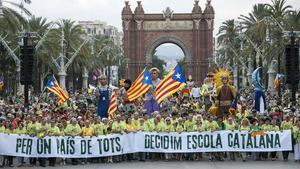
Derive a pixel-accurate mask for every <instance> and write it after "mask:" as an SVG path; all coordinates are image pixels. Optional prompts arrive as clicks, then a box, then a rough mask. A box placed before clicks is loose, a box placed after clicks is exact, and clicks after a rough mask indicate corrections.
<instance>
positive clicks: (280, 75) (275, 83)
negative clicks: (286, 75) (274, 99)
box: [274, 73, 283, 89]
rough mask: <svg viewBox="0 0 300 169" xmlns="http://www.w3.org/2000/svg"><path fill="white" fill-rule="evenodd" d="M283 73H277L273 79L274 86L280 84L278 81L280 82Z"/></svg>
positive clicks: (276, 86)
mask: <svg viewBox="0 0 300 169" xmlns="http://www.w3.org/2000/svg"><path fill="white" fill-rule="evenodd" d="M282 79H283V74H280V73H277V75H276V77H275V81H274V88H275V89H277V88H278V87H279V86H280V83H281V82H282Z"/></svg>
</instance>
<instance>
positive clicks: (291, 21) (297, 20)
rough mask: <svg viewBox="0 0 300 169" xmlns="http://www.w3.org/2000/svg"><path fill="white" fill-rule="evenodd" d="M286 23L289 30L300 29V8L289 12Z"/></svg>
mask: <svg viewBox="0 0 300 169" xmlns="http://www.w3.org/2000/svg"><path fill="white" fill-rule="evenodd" d="M284 23H285V25H286V29H287V30H300V10H298V11H297V10H294V11H291V12H289V14H288V15H287V16H286V19H285V20H284Z"/></svg>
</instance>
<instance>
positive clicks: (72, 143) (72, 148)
mask: <svg viewBox="0 0 300 169" xmlns="http://www.w3.org/2000/svg"><path fill="white" fill-rule="evenodd" d="M69 142H70V143H69V145H70V146H69V147H70V154H74V153H75V147H74V145H75V140H73V139H71V140H70V141H69Z"/></svg>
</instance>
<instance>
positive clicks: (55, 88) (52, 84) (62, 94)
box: [47, 75, 69, 105]
mask: <svg viewBox="0 0 300 169" xmlns="http://www.w3.org/2000/svg"><path fill="white" fill-rule="evenodd" d="M47 89H48V90H50V91H51V92H53V93H54V94H56V95H57V96H58V104H59V105H61V104H63V103H64V102H65V101H67V100H68V99H69V95H68V93H67V92H66V91H65V90H63V89H62V88H61V87H60V86H59V84H58V81H57V80H56V79H55V77H54V75H51V77H50V79H49V81H48V83H47Z"/></svg>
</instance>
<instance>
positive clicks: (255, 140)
mask: <svg viewBox="0 0 300 169" xmlns="http://www.w3.org/2000/svg"><path fill="white" fill-rule="evenodd" d="M257 139H258V138H257V137H256V136H255V137H254V148H260V147H259V146H258V145H257Z"/></svg>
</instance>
